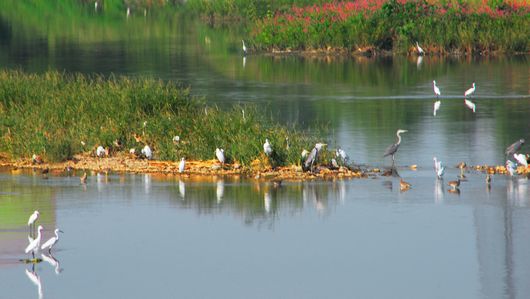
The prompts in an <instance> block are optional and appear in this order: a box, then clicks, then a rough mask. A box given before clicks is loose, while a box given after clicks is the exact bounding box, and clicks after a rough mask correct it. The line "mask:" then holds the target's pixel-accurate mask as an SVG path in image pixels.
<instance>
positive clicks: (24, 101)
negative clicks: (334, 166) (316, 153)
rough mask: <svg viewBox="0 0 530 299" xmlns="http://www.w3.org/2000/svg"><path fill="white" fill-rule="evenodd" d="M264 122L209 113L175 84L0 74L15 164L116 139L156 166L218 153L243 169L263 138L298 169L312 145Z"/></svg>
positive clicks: (244, 110)
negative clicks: (149, 153) (143, 151)
mask: <svg viewBox="0 0 530 299" xmlns="http://www.w3.org/2000/svg"><path fill="white" fill-rule="evenodd" d="M263 115H265V113H263V111H258V110H257V108H256V107H252V106H235V107H232V108H229V109H228V110H221V109H219V108H218V107H215V106H214V107H211V106H208V105H206V104H205V103H204V101H203V100H202V99H200V98H196V97H193V96H191V95H190V90H189V88H182V87H179V86H176V85H175V84H174V83H172V82H163V81H159V80H153V79H130V78H126V77H119V78H113V77H112V78H103V77H100V76H93V77H86V76H83V75H65V74H61V73H57V72H47V73H45V74H42V75H35V74H25V73H22V72H19V71H2V72H0V121H1V126H0V137H1V139H0V151H3V152H7V153H9V154H11V156H12V157H14V158H17V157H21V156H25V157H31V155H32V154H34V153H35V154H42V155H44V157H45V158H47V159H49V160H51V161H61V160H64V159H69V158H71V157H72V156H73V155H74V154H76V153H80V152H84V151H88V150H91V149H93V148H94V146H96V145H98V144H99V145H103V146H112V145H113V143H114V141H115V140H119V141H120V142H121V143H122V144H123V148H122V150H124V151H127V150H128V149H129V148H132V147H135V148H137V149H140V148H141V147H143V146H144V144H148V145H149V146H150V147H151V148H152V149H153V150H154V152H155V158H157V159H161V160H177V159H178V158H180V157H181V156H185V157H187V158H188V159H201V160H203V159H212V158H214V157H215V156H214V150H215V148H216V147H222V148H224V149H225V154H226V155H227V158H228V159H229V161H230V160H231V161H238V162H240V163H242V164H243V165H248V164H250V162H251V161H252V160H254V159H255V158H258V157H260V155H262V151H263V142H264V141H265V138H268V139H269V140H270V142H271V143H272V145H273V148H274V150H275V163H276V164H277V165H284V164H296V163H297V162H298V161H299V157H300V152H301V151H302V148H303V147H306V148H307V147H310V146H311V144H314V143H315V141H316V139H314V138H313V137H310V136H309V135H307V134H304V133H302V132H299V131H297V130H296V129H294V128H288V127H285V126H280V125H278V124H275V123H273V122H272V121H271V120H270V119H267V118H265V117H264V116H263ZM144 124H145V125H144ZM135 135H137V136H141V139H142V141H141V142H137V141H136V139H135V138H134V136H135ZM175 135H179V136H180V140H181V141H180V142H179V143H178V144H176V145H175V144H174V143H173V141H172V139H173V136H175ZM287 137H288V138H289V144H290V149H289V150H287V149H286V144H285V139H286V138H287ZM82 141H83V142H84V143H85V144H86V147H84V146H83V145H82Z"/></svg>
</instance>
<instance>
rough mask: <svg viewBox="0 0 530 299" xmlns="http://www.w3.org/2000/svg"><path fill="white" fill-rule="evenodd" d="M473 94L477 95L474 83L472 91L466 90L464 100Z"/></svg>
mask: <svg viewBox="0 0 530 299" xmlns="http://www.w3.org/2000/svg"><path fill="white" fill-rule="evenodd" d="M473 93H475V82H473V87H471V88H470V89H468V90H466V92H464V98H465V97H467V96H470V95H472V94H473Z"/></svg>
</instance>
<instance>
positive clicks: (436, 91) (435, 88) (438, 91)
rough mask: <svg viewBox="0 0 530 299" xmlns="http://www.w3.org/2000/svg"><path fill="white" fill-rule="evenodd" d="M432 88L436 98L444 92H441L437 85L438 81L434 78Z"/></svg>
mask: <svg viewBox="0 0 530 299" xmlns="http://www.w3.org/2000/svg"><path fill="white" fill-rule="evenodd" d="M432 88H433V90H434V94H435V95H436V98H438V97H439V96H441V95H442V93H441V92H440V88H438V86H436V81H435V80H432Z"/></svg>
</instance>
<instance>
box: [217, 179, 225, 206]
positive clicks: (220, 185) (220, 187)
mask: <svg viewBox="0 0 530 299" xmlns="http://www.w3.org/2000/svg"><path fill="white" fill-rule="evenodd" d="M216 186H217V187H216V189H215V195H216V197H217V203H218V204H219V203H221V201H222V200H223V197H224V194H225V182H224V180H222V179H220V180H217V183H216Z"/></svg>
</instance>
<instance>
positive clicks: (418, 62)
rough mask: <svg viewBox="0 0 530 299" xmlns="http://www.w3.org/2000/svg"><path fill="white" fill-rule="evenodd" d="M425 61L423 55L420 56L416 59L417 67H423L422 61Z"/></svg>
mask: <svg viewBox="0 0 530 299" xmlns="http://www.w3.org/2000/svg"><path fill="white" fill-rule="evenodd" d="M422 62H423V56H418V59H417V60H416V67H417V68H418V70H419V69H421V63H422Z"/></svg>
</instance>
